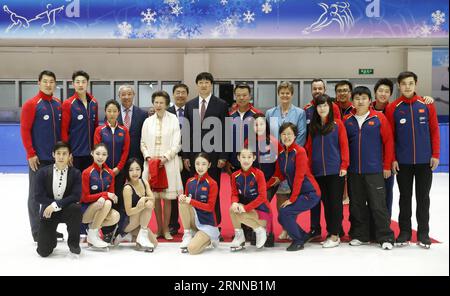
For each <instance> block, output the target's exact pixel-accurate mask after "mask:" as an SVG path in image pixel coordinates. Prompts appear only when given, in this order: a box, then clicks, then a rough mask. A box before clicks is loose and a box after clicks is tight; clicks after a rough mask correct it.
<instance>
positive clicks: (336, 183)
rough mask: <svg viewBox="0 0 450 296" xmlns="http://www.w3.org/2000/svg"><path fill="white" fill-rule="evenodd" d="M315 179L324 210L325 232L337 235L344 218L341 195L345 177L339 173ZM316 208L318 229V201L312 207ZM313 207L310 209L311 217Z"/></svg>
mask: <svg viewBox="0 0 450 296" xmlns="http://www.w3.org/2000/svg"><path fill="white" fill-rule="evenodd" d="M316 181H317V183H318V184H319V187H320V192H321V198H320V199H321V200H322V203H323V209H324V212H325V221H326V222H327V233H328V234H329V235H339V233H340V231H341V229H342V220H343V218H344V216H343V205H342V196H343V194H344V184H345V177H339V175H331V176H322V177H316ZM316 208H318V209H319V216H318V217H319V221H318V222H316V223H317V225H318V227H319V228H318V229H320V203H319V204H318V205H317V206H315V207H314V208H313V209H316ZM313 209H311V217H312V213H313ZM316 227H317V226H316ZM316 229H317V228H316Z"/></svg>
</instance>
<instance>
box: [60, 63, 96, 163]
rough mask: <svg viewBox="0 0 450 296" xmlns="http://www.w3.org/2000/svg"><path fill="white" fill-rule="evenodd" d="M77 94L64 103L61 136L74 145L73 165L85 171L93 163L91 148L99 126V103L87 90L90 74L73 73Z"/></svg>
mask: <svg viewBox="0 0 450 296" xmlns="http://www.w3.org/2000/svg"><path fill="white" fill-rule="evenodd" d="M72 83H73V87H74V88H75V94H74V95H73V96H71V97H70V98H68V99H67V100H65V101H64V103H63V104H62V123H61V138H62V140H63V141H65V142H67V143H69V145H70V147H72V155H73V166H74V167H76V168H77V169H79V170H80V171H84V170H85V169H86V168H87V167H89V166H90V165H91V164H92V157H91V149H92V147H93V145H94V132H95V129H96V128H97V126H98V103H97V100H96V99H95V98H94V96H93V95H91V94H89V93H88V92H87V89H88V83H89V74H88V73H86V72H84V71H81V70H80V71H75V72H74V73H73V74H72Z"/></svg>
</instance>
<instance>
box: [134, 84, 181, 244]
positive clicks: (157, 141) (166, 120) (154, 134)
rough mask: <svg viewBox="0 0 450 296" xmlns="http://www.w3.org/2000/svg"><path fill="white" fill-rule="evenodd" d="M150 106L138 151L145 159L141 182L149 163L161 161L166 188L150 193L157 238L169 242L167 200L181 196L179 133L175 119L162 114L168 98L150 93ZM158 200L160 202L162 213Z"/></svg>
mask: <svg viewBox="0 0 450 296" xmlns="http://www.w3.org/2000/svg"><path fill="white" fill-rule="evenodd" d="M152 103H153V106H154V107H155V114H154V115H152V116H150V117H149V118H147V119H146V120H145V121H144V125H143V126H142V138H141V151H142V155H143V156H144V159H145V163H144V172H143V174H142V177H143V178H144V179H145V180H148V179H149V168H148V162H149V160H150V159H155V158H156V159H160V160H161V165H164V167H165V170H166V174H167V182H168V188H167V189H165V190H163V191H161V192H155V191H154V192H153V194H154V196H155V199H156V200H155V214H156V221H157V223H158V232H157V236H158V237H160V236H164V238H165V239H167V240H171V239H173V237H172V236H171V235H170V232H169V222H170V212H171V200H173V199H176V198H177V196H178V195H179V194H181V193H182V192H183V184H182V181H181V174H180V169H181V168H182V166H181V160H180V159H179V157H178V152H179V151H180V150H181V132H180V125H179V121H178V118H177V116H176V115H174V114H172V113H169V112H168V111H166V110H167V108H168V107H169V104H170V97H169V94H168V93H167V92H165V91H157V92H154V93H153V95H152ZM161 199H162V200H164V202H163V204H164V210H163V208H162V205H161ZM162 212H164V215H163V213H162ZM163 218H164V219H163Z"/></svg>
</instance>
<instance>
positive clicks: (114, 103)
mask: <svg viewBox="0 0 450 296" xmlns="http://www.w3.org/2000/svg"><path fill="white" fill-rule="evenodd" d="M111 104H113V105H114V106H116V107H117V110H119V111H120V104H119V103H118V102H117V101H116V100H108V101H106V103H105V111H106V108H108V106H109V105H111Z"/></svg>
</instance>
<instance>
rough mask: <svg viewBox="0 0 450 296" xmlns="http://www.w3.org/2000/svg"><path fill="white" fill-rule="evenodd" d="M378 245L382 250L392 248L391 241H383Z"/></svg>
mask: <svg viewBox="0 0 450 296" xmlns="http://www.w3.org/2000/svg"><path fill="white" fill-rule="evenodd" d="M380 245H381V248H382V249H383V250H392V248H393V245H392V243H391V242H384V243H382V244H380Z"/></svg>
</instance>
